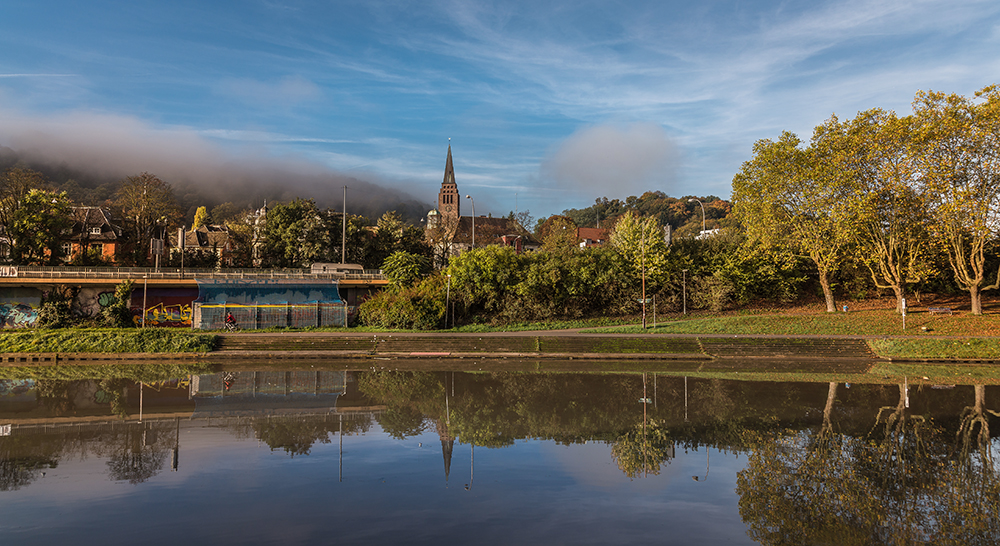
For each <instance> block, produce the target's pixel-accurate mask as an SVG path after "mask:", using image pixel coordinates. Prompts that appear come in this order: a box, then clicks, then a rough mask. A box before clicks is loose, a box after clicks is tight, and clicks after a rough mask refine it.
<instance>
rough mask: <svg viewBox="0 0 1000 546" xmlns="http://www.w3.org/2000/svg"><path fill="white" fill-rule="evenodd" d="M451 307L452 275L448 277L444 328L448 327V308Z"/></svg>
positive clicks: (445, 294)
mask: <svg viewBox="0 0 1000 546" xmlns="http://www.w3.org/2000/svg"><path fill="white" fill-rule="evenodd" d="M450 305H451V275H448V288H447V289H445V292H444V327H445V328H447V327H448V307H449V306H450Z"/></svg>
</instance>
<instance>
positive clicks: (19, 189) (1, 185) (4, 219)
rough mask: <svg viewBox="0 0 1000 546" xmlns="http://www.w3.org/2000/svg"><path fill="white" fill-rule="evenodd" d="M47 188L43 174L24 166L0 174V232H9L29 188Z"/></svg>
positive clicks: (46, 181)
mask: <svg viewBox="0 0 1000 546" xmlns="http://www.w3.org/2000/svg"><path fill="white" fill-rule="evenodd" d="M48 188H49V183H48V180H47V179H46V178H45V176H44V175H43V174H42V173H40V172H38V171H33V170H31V169H26V168H24V167H12V168H10V169H7V170H6V171H4V173H3V174H2V175H0V232H6V233H8V234H9V233H11V228H12V227H13V223H14V214H15V213H16V212H17V210H18V209H19V208H21V203H22V201H23V200H24V198H25V197H26V196H27V195H28V192H30V191H31V190H44V189H48Z"/></svg>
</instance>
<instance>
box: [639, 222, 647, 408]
mask: <svg viewBox="0 0 1000 546" xmlns="http://www.w3.org/2000/svg"><path fill="white" fill-rule="evenodd" d="M640 245H641V246H642V248H641V249H640V251H641V253H642V329H643V330H645V329H646V226H642V243H640ZM643 377H644V378H645V376H643ZM643 396H645V395H643Z"/></svg>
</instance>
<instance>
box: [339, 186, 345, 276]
mask: <svg viewBox="0 0 1000 546" xmlns="http://www.w3.org/2000/svg"><path fill="white" fill-rule="evenodd" d="M340 263H341V265H343V264H346V263H347V186H346V185H345V186H344V218H343V227H342V229H341V233H340Z"/></svg>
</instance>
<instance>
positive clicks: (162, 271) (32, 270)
mask: <svg viewBox="0 0 1000 546" xmlns="http://www.w3.org/2000/svg"><path fill="white" fill-rule="evenodd" d="M10 269H12V270H13V274H10V275H6V276H9V277H17V278H26V279H67V278H72V279H81V278H82V279H109V280H117V279H133V280H141V279H144V278H146V279H195V278H197V279H338V280H339V279H353V280H374V281H380V280H385V275H383V274H382V271H381V270H380V269H365V270H364V272H363V273H360V274H357V273H352V274H347V273H332V272H331V273H312V272H310V271H309V270H308V269H195V268H190V267H186V268H184V269H180V268H165V267H161V268H159V269H156V268H152V267H40V266H16V267H15V268H10Z"/></svg>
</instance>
